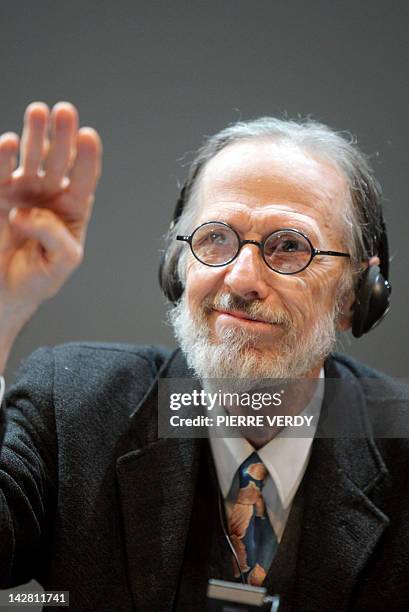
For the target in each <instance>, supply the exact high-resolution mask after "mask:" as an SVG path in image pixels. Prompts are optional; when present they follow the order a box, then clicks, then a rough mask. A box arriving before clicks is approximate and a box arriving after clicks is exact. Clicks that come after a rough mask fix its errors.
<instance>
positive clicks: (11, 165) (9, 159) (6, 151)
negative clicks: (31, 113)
mask: <svg viewBox="0 0 409 612" xmlns="http://www.w3.org/2000/svg"><path fill="white" fill-rule="evenodd" d="M18 145H19V138H18V136H17V134H14V133H13V132H6V133H5V134H2V135H1V136H0V182H5V181H7V180H8V179H10V178H11V174H12V172H13V170H14V169H15V167H16V162H17V154H18Z"/></svg>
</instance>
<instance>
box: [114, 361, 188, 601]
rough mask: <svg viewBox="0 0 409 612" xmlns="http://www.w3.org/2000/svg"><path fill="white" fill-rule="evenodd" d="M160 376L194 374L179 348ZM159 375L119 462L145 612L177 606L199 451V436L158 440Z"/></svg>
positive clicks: (137, 596) (137, 597) (135, 585)
mask: <svg viewBox="0 0 409 612" xmlns="http://www.w3.org/2000/svg"><path fill="white" fill-rule="evenodd" d="M161 376H168V377H173V378H176V377H188V376H190V373H189V372H188V371H187V369H186V366H185V363H184V360H183V358H182V357H181V356H180V354H179V353H176V354H174V355H173V356H172V357H171V360H170V361H169V362H168V363H167V364H166V366H165V368H164V369H163V370H162V371H161V372H160V373H159V375H158V378H159V377H161ZM158 378H157V379H156V380H155V381H154V383H153V385H152V386H151V388H150V390H149V391H148V393H147V395H146V396H145V398H144V399H143V400H142V402H141V403H140V404H139V405H138V406H137V407H136V409H135V411H134V413H133V414H132V415H131V426H130V428H129V431H128V432H127V434H126V436H125V437H124V439H123V440H122V441H121V447H122V449H124V451H125V452H123V453H122V454H121V456H119V457H118V459H117V462H116V467H117V479H118V487H119V498H120V506H121V511H122V519H123V528H124V538H125V549H126V563H127V569H128V577H129V582H130V588H131V590H132V594H133V598H134V603H135V608H136V609H137V610H139V611H146V612H148V610H149V612H151V611H152V610H163V611H165V610H170V609H171V608H172V603H173V600H174V597H175V593H176V589H177V585H178V578H179V573H180V569H181V566H182V561H183V554H184V548H185V541H186V536H187V530H188V526H189V521H190V514H191V510H192V505H193V497H194V490H195V484H196V475H197V469H198V461H199V451H200V448H199V444H198V442H199V441H198V440H192V439H186V440H180V439H161V440H158V438H157V411H158Z"/></svg>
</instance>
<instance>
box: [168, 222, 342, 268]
mask: <svg viewBox="0 0 409 612" xmlns="http://www.w3.org/2000/svg"><path fill="white" fill-rule="evenodd" d="M214 223H217V224H218V225H223V226H224V227H227V228H228V229H230V230H231V231H232V232H233V233H234V234H235V235H236V237H237V241H238V249H237V252H236V254H235V255H234V256H233V257H231V258H230V259H229V260H228V261H225V262H224V263H220V264H209V263H205V262H204V261H202V260H201V259H200V258H199V257H198V256H197V255H196V253H195V252H194V250H193V247H192V241H193V237H194V235H195V234H196V232H197V231H198V230H199V229H201V228H202V227H203V226H205V225H210V224H214ZM280 232H292V233H294V234H297V235H298V236H302V237H303V238H304V239H305V240H306V241H307V242H308V244H309V246H310V252H311V254H310V258H309V260H308V262H307V263H306V264H305V266H304V267H303V268H300V270H297V271H296V272H281V271H280V270H276V269H275V268H273V267H272V266H271V265H270V264H269V263H268V262H267V260H266V258H265V255H264V245H265V243H266V242H267V240H268V239H269V238H271V236H273V235H274V234H279V233H280ZM176 240H181V241H183V242H187V243H188V244H189V245H190V250H191V251H192V255H193V256H194V257H195V258H196V259H197V261H200V263H202V264H203V265H204V266H209V267H210V268H221V267H222V266H228V265H229V264H231V263H232V262H233V261H234V260H235V259H236V257H238V255H239V253H240V251H241V249H242V248H243V246H244V245H245V244H254V245H255V246H257V247H259V249H260V252H261V257H262V258H263V261H264V263H265V264H266V266H267V267H268V268H269V269H270V270H273V271H274V272H277V274H286V275H288V274H299V273H300V272H302V271H303V270H305V269H306V268H308V266H309V265H310V263H311V262H312V260H313V259H314V257H317V255H329V256H330V257H349V258H350V257H351V256H350V254H349V253H341V252H339V251H322V250H321V249H316V248H315V247H314V246H313V245H312V242H311V240H310V239H309V238H308V236H306V235H305V234H304V233H303V232H300V230H296V229H293V228H291V227H285V228H282V229H278V230H275V231H274V232H271V233H270V234H268V235H267V236H266V237H265V238H263V240H262V241H261V242H258V241H257V240H242V238H240V236H239V234H238V233H237V232H236V230H235V229H234V228H233V227H232V226H231V225H229V224H228V223H225V222H224V221H206V222H205V223H202V224H201V225H199V226H198V227H197V228H196V229H195V230H194V231H193V232H192V233H191V234H190V235H189V236H176Z"/></svg>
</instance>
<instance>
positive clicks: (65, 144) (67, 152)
mask: <svg viewBox="0 0 409 612" xmlns="http://www.w3.org/2000/svg"><path fill="white" fill-rule="evenodd" d="M77 130H78V112H77V109H76V108H75V106H73V105H72V104H70V103H69V102H59V103H58V104H56V105H55V106H54V108H53V109H52V111H51V142H50V148H49V152H48V155H47V157H46V158H45V162H44V171H45V176H44V179H43V181H44V183H43V184H44V188H45V189H46V191H47V192H56V191H58V190H59V189H60V188H61V184H62V180H63V178H64V176H65V175H66V173H67V171H68V168H69V165H70V160H71V157H72V149H73V146H74V144H75V137H76V134H77Z"/></svg>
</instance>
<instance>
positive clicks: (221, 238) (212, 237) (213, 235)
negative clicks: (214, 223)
mask: <svg viewBox="0 0 409 612" xmlns="http://www.w3.org/2000/svg"><path fill="white" fill-rule="evenodd" d="M204 239H205V240H207V241H208V242H211V243H212V244H216V245H217V244H220V245H222V244H226V241H227V236H226V232H214V231H213V232H209V233H208V235H207V236H205V238H204Z"/></svg>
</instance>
